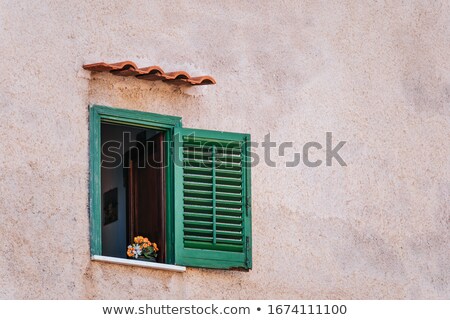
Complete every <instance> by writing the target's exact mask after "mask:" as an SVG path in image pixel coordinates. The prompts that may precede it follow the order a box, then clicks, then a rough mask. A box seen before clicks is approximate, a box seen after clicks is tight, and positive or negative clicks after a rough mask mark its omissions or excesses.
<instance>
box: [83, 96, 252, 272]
mask: <svg viewBox="0 0 450 320" xmlns="http://www.w3.org/2000/svg"><path fill="white" fill-rule="evenodd" d="M101 122H108V123H115V124H124V125H130V126H138V127H143V128H151V129H157V130H159V131H163V132H164V134H165V137H164V138H165V140H166V141H168V142H169V143H166V144H165V153H166V158H165V159H166V161H167V163H165V168H166V181H167V183H166V228H167V230H166V256H167V257H166V264H175V265H181V266H189V267H204V268H215V269H231V268H239V269H251V267H252V254H251V248H252V242H251V240H252V236H251V234H252V233H251V188H250V185H251V174H250V161H249V160H248V159H249V146H250V144H249V143H250V135H249V134H240V133H229V132H220V131H210V130H201V129H188V128H183V127H182V121H181V118H180V117H176V116H167V115H160V114H155V113H148V112H141V111H134V110H124V109H117V108H111V107H106V106H99V105H91V106H90V109H89V142H90V147H89V149H90V150H89V151H90V181H89V182H90V196H89V205H90V239H91V255H92V256H94V255H95V256H101V255H102V243H101V241H102V235H101V232H102V228H101V136H100V132H101V131H100V128H101V127H100V126H101Z"/></svg>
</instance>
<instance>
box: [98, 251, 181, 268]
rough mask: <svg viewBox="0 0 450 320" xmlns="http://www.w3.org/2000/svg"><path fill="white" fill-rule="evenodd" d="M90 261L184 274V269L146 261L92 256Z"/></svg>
mask: <svg viewBox="0 0 450 320" xmlns="http://www.w3.org/2000/svg"><path fill="white" fill-rule="evenodd" d="M91 260H93V261H102V262H109V263H116V264H121V265H125V266H134V267H142V268H150V269H158V270H166V271H175V272H185V271H186V267H183V266H176V265H173V264H165V263H157V262H146V261H140V260H131V259H121V258H114V257H106V256H97V255H94V256H91Z"/></svg>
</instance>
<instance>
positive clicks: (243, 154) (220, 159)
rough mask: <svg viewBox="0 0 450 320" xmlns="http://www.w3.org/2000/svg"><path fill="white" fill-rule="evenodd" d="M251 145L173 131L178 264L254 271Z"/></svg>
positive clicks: (233, 137)
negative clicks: (252, 264)
mask: <svg viewBox="0 0 450 320" xmlns="http://www.w3.org/2000/svg"><path fill="white" fill-rule="evenodd" d="M249 141H250V136H249V135H247V134H239V133H228V132H217V131H207V130H197V129H187V128H175V132H174V162H175V163H174V166H175V169H174V173H175V174H174V182H175V190H174V191H175V264H178V265H184V266H194V267H205V268H218V269H229V268H244V269H250V268H251V219H250V215H251V212H250V211H251V208H250V204H251V200H250V166H249V164H250V162H249V160H248V159H249V158H248V151H249V148H248V146H249Z"/></svg>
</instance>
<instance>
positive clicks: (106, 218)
mask: <svg viewBox="0 0 450 320" xmlns="http://www.w3.org/2000/svg"><path fill="white" fill-rule="evenodd" d="M101 148H102V154H101V192H102V206H101V208H102V254H103V255H105V256H112V257H117V258H127V255H126V252H127V246H128V245H129V244H132V243H133V239H134V237H136V236H143V237H147V238H148V239H149V240H150V241H151V242H156V243H157V245H158V247H159V251H158V257H157V262H165V260H166V241H165V239H166V234H165V230H166V218H165V217H166V207H165V204H166V195H165V189H166V187H165V185H166V181H165V179H166V178H165V170H164V168H165V166H164V163H165V155H164V150H165V149H164V132H162V131H158V130H154V129H147V128H140V127H134V126H127V125H120V124H113V123H108V122H102V123H101Z"/></svg>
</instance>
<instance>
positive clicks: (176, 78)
mask: <svg viewBox="0 0 450 320" xmlns="http://www.w3.org/2000/svg"><path fill="white" fill-rule="evenodd" d="M83 68H84V69H86V70H89V71H95V72H110V73H112V74H114V75H116V76H123V77H136V78H137V79H142V80H149V81H158V80H162V81H164V82H167V83H171V84H175V85H191V86H199V85H207V84H216V80H214V78H213V77H211V76H199V77H191V76H190V75H189V73H187V72H186V71H175V72H164V71H163V69H162V68H161V67H159V66H151V67H146V68H138V67H137V65H136V64H135V63H134V62H133V61H122V62H117V63H105V62H98V63H92V64H85V65H83Z"/></svg>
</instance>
